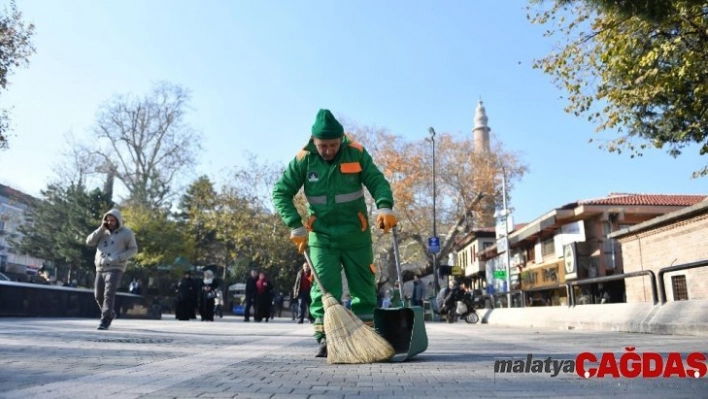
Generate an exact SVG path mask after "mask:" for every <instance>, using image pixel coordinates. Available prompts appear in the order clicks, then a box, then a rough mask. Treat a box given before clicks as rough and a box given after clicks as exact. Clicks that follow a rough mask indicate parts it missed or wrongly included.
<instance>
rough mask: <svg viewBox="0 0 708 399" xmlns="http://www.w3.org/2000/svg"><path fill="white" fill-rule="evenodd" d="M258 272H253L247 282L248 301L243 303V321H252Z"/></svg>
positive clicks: (254, 270)
mask: <svg viewBox="0 0 708 399" xmlns="http://www.w3.org/2000/svg"><path fill="white" fill-rule="evenodd" d="M257 281H258V271H257V270H256V269H253V270H251V276H250V277H248V279H247V280H246V299H245V300H244V302H243V321H251V308H255V306H256V282H257Z"/></svg>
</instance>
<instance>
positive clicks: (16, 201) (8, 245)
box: [0, 184, 44, 281]
mask: <svg viewBox="0 0 708 399" xmlns="http://www.w3.org/2000/svg"><path fill="white" fill-rule="evenodd" d="M32 201H34V198H32V197H30V196H29V195H27V194H24V193H22V192H20V191H17V190H15V189H12V188H10V187H8V186H5V185H2V184H0V272H2V273H5V274H7V275H9V276H10V277H11V278H12V277H14V278H13V279H20V280H22V281H24V280H23V278H24V277H25V276H27V275H34V274H37V271H38V270H39V268H40V267H41V266H42V264H43V263H44V260H43V259H39V258H35V257H32V256H29V255H22V254H20V253H18V252H17V251H15V250H13V248H12V247H13V242H17V241H20V240H21V239H22V234H21V233H20V231H19V227H20V225H22V224H23V223H24V222H25V211H26V210H27V207H28V206H29V204H30V203H31V202H32Z"/></svg>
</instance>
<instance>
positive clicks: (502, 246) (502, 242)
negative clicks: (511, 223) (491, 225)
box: [497, 237, 509, 254]
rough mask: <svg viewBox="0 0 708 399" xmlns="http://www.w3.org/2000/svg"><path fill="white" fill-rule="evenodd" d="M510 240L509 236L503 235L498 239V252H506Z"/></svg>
mask: <svg viewBox="0 0 708 399" xmlns="http://www.w3.org/2000/svg"><path fill="white" fill-rule="evenodd" d="M508 241H509V239H508V238H506V237H503V238H500V239H498V240H497V253H498V254H500V253H504V252H506V249H507V247H508V245H507V242H508Z"/></svg>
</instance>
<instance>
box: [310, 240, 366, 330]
mask: <svg viewBox="0 0 708 399" xmlns="http://www.w3.org/2000/svg"><path fill="white" fill-rule="evenodd" d="M310 258H311V259H312V263H313V265H312V266H313V267H314V269H315V272H316V273H317V276H318V277H319V278H320V281H321V282H322V285H323V286H324V288H325V290H326V291H327V292H328V293H330V294H332V296H334V297H335V298H336V299H337V300H339V301H341V300H342V268H344V275H345V276H346V277H347V284H348V286H349V295H350V296H351V311H352V312H353V313H354V314H355V315H357V317H359V319H361V320H362V321H364V322H371V321H373V319H374V309H375V308H376V279H375V277H376V273H375V270H376V269H375V266H374V264H373V261H374V251H373V248H372V246H371V245H367V246H365V247H361V248H348V249H340V248H322V247H310ZM311 293H312V304H311V305H310V314H312V316H313V317H314V318H315V322H314V328H315V338H316V339H317V340H318V341H319V340H321V339H322V337H324V329H323V328H322V325H323V323H324V307H323V306H322V291H321V290H320V287H319V285H318V284H317V283H315V284H313V286H312V290H311Z"/></svg>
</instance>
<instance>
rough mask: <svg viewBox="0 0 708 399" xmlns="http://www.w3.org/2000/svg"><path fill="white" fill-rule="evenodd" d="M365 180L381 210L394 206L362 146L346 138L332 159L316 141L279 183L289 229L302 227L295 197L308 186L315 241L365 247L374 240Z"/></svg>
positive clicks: (278, 203) (279, 206)
mask: <svg viewBox="0 0 708 399" xmlns="http://www.w3.org/2000/svg"><path fill="white" fill-rule="evenodd" d="M362 184H363V186H366V188H367V189H368V190H369V193H371V195H372V197H374V199H375V200H376V207H377V208H389V209H393V194H392V193H391V186H390V185H389V184H388V181H386V178H385V177H384V175H383V173H381V171H380V170H379V169H378V168H377V167H376V165H374V162H373V160H372V159H371V155H369V153H368V152H367V151H366V150H365V149H364V147H362V146H361V144H358V143H356V142H354V141H352V140H351V139H350V138H349V137H347V136H344V138H343V139H342V145H341V147H340V149H339V153H338V154H337V156H336V157H335V158H334V160H332V161H331V162H327V161H325V160H324V159H322V157H321V156H320V155H319V153H318V152H317V148H316V147H315V144H314V143H313V141H312V140H310V142H309V143H308V144H307V145H306V146H305V148H304V149H303V150H302V151H300V153H299V154H298V155H297V156H296V157H295V159H293V160H292V161H291V162H290V164H288V167H287V169H286V170H285V172H284V173H283V175H282V177H281V178H280V180H278V182H277V183H276V184H275V189H274V190H273V201H274V203H275V209H276V210H277V211H278V213H279V214H280V217H281V218H282V219H283V221H284V222H285V224H286V225H287V226H288V227H290V228H291V229H296V228H298V227H301V226H302V225H303V223H302V219H301V217H300V215H299V214H298V212H297V209H296V208H295V205H294V204H293V197H295V194H297V192H298V191H299V190H300V187H303V185H304V187H305V196H306V197H307V202H308V215H307V221H306V223H305V226H306V227H307V228H308V230H309V231H310V236H309V238H308V240H309V242H308V243H309V245H310V246H313V247H325V248H327V247H328V248H359V247H363V246H366V245H371V242H372V241H371V231H370V226H369V222H368V218H367V209H366V203H365V201H364V189H363V186H362Z"/></svg>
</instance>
